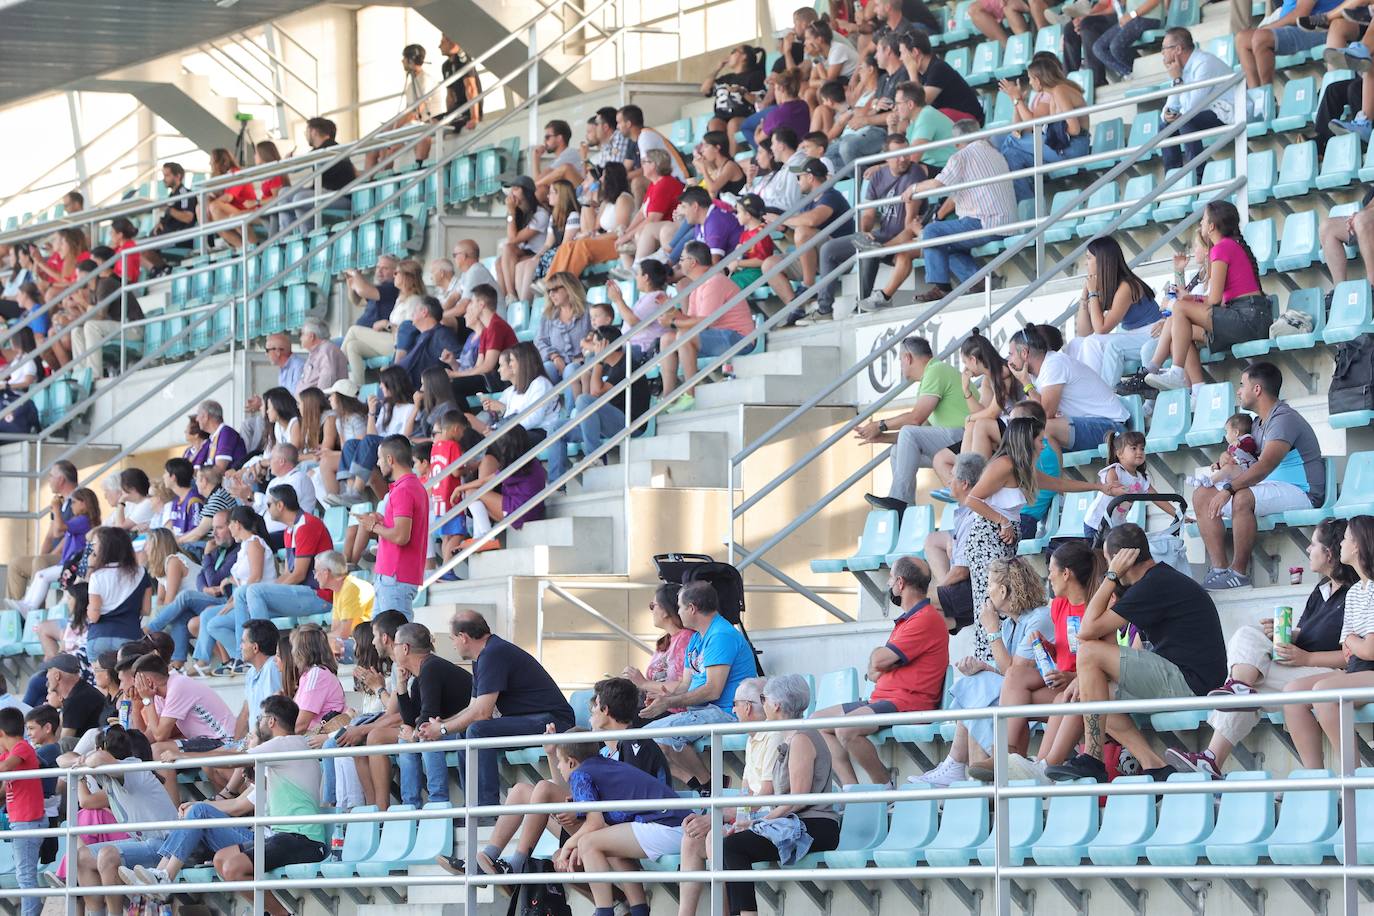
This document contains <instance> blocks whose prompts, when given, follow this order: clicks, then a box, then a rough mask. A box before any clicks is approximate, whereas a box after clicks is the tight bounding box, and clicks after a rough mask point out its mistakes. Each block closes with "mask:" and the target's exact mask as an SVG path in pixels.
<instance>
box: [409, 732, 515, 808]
mask: <svg viewBox="0 0 1374 916" xmlns="http://www.w3.org/2000/svg"><path fill="white" fill-rule="evenodd" d="M398 743H400V744H406V743H408V742H405V741H401V742H398ZM396 763H397V764H398V765H399V766H400V768H401V804H403V805H414V806H415V807H417V808H419V807H420V806H421V805H422V804H424V801H423V799H422V798H421V791H422V786H421V783H423V784H424V785H423V788H424V789H428V791H429V800H430V801H432V802H446V801H448V763H447V762H446V761H445V759H444V752H443V751H423V752H421V753H419V754H397V755H396ZM493 804H495V802H493Z"/></svg>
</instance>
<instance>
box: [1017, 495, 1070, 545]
mask: <svg viewBox="0 0 1374 916" xmlns="http://www.w3.org/2000/svg"><path fill="white" fill-rule="evenodd" d="M1061 498H1062V497H1061V495H1060V494H1059V493H1056V494H1054V498H1053V499H1051V500H1050V506H1049V508H1048V509H1046V510H1045V517H1044V518H1043V519H1041V521H1040V524H1039V526H1038V527H1037V528H1036V532H1035V537H1029V538H1022V539H1021V540H1019V541H1017V542H1016V555H1017V556H1019V557H1031V556H1035V555H1036V554H1038V553H1042V552H1044V551H1045V549H1046V548H1048V547H1049V546H1050V541H1051V540H1053V539H1054V537H1055V530H1054V520H1055V519H1056V518H1058V517H1059V502H1060V499H1061Z"/></svg>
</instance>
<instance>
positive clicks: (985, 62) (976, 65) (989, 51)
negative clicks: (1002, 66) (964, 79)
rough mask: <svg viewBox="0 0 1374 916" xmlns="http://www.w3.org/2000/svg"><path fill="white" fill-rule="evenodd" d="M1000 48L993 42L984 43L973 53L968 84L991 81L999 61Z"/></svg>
mask: <svg viewBox="0 0 1374 916" xmlns="http://www.w3.org/2000/svg"><path fill="white" fill-rule="evenodd" d="M1001 51H1002V47H1001V45H999V44H998V43H997V42H995V41H985V42H983V43H982V44H980V45H979V46H978V47H977V48H975V49H974V51H973V66H972V68H971V69H970V70H969V81H970V82H974V81H977V82H981V83H986V82H987V81H988V80H990V79H992V73H993V71H994V70H996V69H997V65H998V63H999V61H1000V59H1001Z"/></svg>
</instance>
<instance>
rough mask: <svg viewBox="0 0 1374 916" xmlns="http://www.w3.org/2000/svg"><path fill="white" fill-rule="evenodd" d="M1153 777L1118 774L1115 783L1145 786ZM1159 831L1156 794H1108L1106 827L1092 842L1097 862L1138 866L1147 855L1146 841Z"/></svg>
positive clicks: (1091, 850)
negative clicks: (1156, 829)
mask: <svg viewBox="0 0 1374 916" xmlns="http://www.w3.org/2000/svg"><path fill="white" fill-rule="evenodd" d="M1153 781H1154V779H1153V777H1150V776H1118V777H1117V778H1116V779H1114V780H1112V785H1141V784H1144V783H1149V782H1153ZM1154 832H1155V800H1154V796H1152V795H1108V796H1107V805H1106V807H1105V808H1104V809H1103V811H1102V830H1101V831H1100V832H1099V833H1098V834H1097V837H1096V838H1095V839H1094V840H1093V841H1092V842H1090V843H1089V844H1088V861H1090V862H1092V863H1093V864H1094V865H1134V864H1136V863H1137V862H1138V861H1140V857H1141V856H1143V855H1145V843H1146V841H1147V840H1149V838H1150V836H1151V835H1152V834H1153V833H1154Z"/></svg>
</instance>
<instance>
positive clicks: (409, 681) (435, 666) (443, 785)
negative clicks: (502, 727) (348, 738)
mask: <svg viewBox="0 0 1374 916" xmlns="http://www.w3.org/2000/svg"><path fill="white" fill-rule="evenodd" d="M391 657H392V662H393V663H394V664H395V665H396V667H397V668H399V669H400V675H399V676H398V677H397V680H396V685H397V694H396V703H397V705H398V706H399V708H400V711H401V721H402V722H403V723H404V724H405V728H404V729H402V734H401V741H402V742H404V743H411V742H415V743H420V742H423V741H425V740H430V741H442V740H445V739H446V738H448V737H449V735H448V729H447V728H446V727H445V726H444V725H442V724H436V723H442V722H443V721H445V720H447V719H451V718H455V717H457V716H458V715H460V714H461V713H462V712H463V710H465V709H467V707H468V703H469V702H471V701H472V699H473V695H472V684H473V680H472V675H471V674H469V673H468V672H467V670H466V669H464V668H459V667H458V666H457V665H455V664H454V663H453V662H451V661H449V660H448V659H446V658H440V657H439V656H438V655H435V654H434V638H433V637H432V636H431V635H430V632H429V628H428V627H425V626H422V625H421V624H418V623H408V624H406V625H405V626H403V627H401V628H400V629H399V630H397V631H396V642H395V645H394V646H393V648H392V650H391ZM455 737H456V736H455ZM445 757H446V752H445V751H422V752H421V753H418V754H400V755H398V756H397V758H396V763H397V764H398V765H399V766H400V768H401V804H403V805H414V806H415V807H416V808H419V807H420V803H421V801H422V795H421V788H422V785H423V788H424V789H425V790H426V793H427V796H428V800H429V801H430V802H446V801H448V764H447V763H446V762H445Z"/></svg>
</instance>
